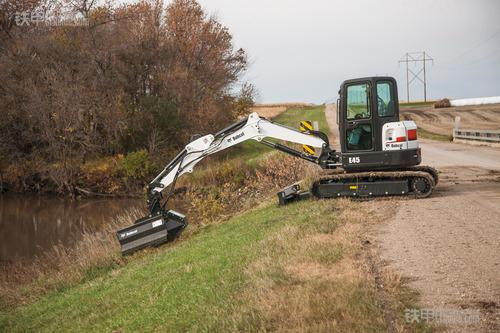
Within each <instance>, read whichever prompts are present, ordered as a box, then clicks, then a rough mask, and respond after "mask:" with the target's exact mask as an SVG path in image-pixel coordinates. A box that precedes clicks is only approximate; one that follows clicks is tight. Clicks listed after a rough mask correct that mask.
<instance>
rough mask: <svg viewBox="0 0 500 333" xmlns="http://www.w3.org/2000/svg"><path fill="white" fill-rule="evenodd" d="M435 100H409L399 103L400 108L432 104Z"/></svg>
mask: <svg viewBox="0 0 500 333" xmlns="http://www.w3.org/2000/svg"><path fill="white" fill-rule="evenodd" d="M435 102H436V101H430V102H410V103H404V102H403V103H401V102H400V103H399V107H400V108H412V107H415V106H433V105H434V103H435Z"/></svg>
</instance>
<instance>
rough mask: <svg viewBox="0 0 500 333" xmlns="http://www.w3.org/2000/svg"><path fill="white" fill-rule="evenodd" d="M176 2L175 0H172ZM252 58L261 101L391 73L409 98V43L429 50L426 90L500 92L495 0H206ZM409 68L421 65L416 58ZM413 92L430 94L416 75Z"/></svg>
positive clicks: (327, 91) (313, 98) (328, 92)
mask: <svg viewBox="0 0 500 333" xmlns="http://www.w3.org/2000/svg"><path fill="white" fill-rule="evenodd" d="M167 2H168V1H167ZM199 2H200V4H201V5H202V6H203V7H204V9H205V10H206V11H207V12H208V13H210V14H216V15H217V17H218V18H219V21H221V22H222V23H223V24H224V25H226V26H227V27H228V28H229V29H230V31H231V32H232V34H233V36H234V41H235V44H236V46H237V47H242V48H243V49H245V50H246V51H247V52H248V55H249V57H250V59H251V62H252V64H251V67H250V71H249V73H248V75H247V78H248V80H249V81H251V82H252V83H254V84H255V85H256V86H257V88H258V91H259V95H260V97H259V101H260V102H288V101H304V102H315V103H322V102H324V101H327V100H333V99H336V96H337V91H338V88H339V85H340V83H341V82H342V81H343V80H345V79H349V78H355V77H362V76H372V75H390V76H394V77H395V78H396V79H397V80H398V83H399V98H400V99H406V76H405V75H406V69H405V66H404V64H401V65H400V66H399V67H398V60H399V59H400V58H402V57H403V55H404V54H405V53H406V52H410V51H426V52H427V53H428V54H429V55H430V56H431V57H432V58H434V59H435V61H434V65H431V64H430V63H428V68H427V80H428V89H427V91H428V98H443V97H450V98H459V97H483V96H493V95H497V96H498V95H500V1H497V0H489V1H488V0H479V1H478V0H475V1H473V0H470V1H465V0H413V1H407V0H380V1H374V0H349V1H348V0H343V1H340V0H335V1H334V0H309V1H299V0H251V1H249V0H199ZM410 69H412V70H414V71H418V68H417V67H414V66H413V65H412V66H411V67H410ZM410 89H411V90H410V98H411V99H412V100H422V99H423V93H422V91H423V88H422V85H421V84H420V83H418V82H414V83H413V84H412V85H411V88H410Z"/></svg>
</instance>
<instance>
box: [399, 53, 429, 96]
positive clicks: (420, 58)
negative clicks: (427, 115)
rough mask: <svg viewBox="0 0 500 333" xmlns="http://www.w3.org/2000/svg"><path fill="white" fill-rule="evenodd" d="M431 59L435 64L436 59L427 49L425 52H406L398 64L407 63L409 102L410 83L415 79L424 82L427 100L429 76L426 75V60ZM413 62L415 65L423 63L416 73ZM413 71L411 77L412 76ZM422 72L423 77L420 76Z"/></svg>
mask: <svg viewBox="0 0 500 333" xmlns="http://www.w3.org/2000/svg"><path fill="white" fill-rule="evenodd" d="M427 61H431V62H432V64H434V59H432V58H431V57H430V56H429V55H428V54H427V53H426V52H425V51H423V52H406V54H405V55H404V56H403V58H401V60H399V61H398V64H400V63H402V62H404V63H405V64H406V99H407V101H408V103H409V102H410V84H411V83H412V82H413V81H414V80H415V79H417V80H419V81H420V82H422V83H423V84H424V101H425V102H427V76H426V68H425V67H426V66H425V65H426V62H427ZM410 63H413V64H414V65H415V66H417V65H419V64H420V63H421V67H420V70H419V71H418V72H417V73H416V74H415V72H413V71H412V70H411V69H410V67H409V64H410ZM410 73H411V78H410ZM420 74H423V79H422V78H420Z"/></svg>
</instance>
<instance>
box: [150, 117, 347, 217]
mask: <svg viewBox="0 0 500 333" xmlns="http://www.w3.org/2000/svg"><path fill="white" fill-rule="evenodd" d="M311 134H312V135H311ZM266 138H274V139H279V140H283V141H288V142H293V143H298V144H304V145H308V146H312V147H316V148H319V149H320V150H321V152H320V154H319V156H314V155H309V154H306V153H303V152H300V151H298V150H295V149H293V148H290V147H288V146H285V145H282V144H280V143H276V142H271V141H268V140H266ZM247 140H256V141H258V142H260V143H262V144H265V145H267V146H269V147H272V148H274V149H277V150H280V151H283V152H285V153H288V154H291V155H293V156H296V157H299V158H303V159H305V160H308V161H310V162H312V163H316V164H318V165H320V166H321V167H323V168H334V167H336V166H338V165H339V164H338V163H337V162H336V161H335V158H334V155H335V154H333V153H334V152H333V151H332V150H331V149H330V146H329V142H328V137H327V136H326V135H325V134H323V133H322V132H317V131H311V132H310V133H308V134H307V133H302V132H299V131H297V130H295V129H292V128H289V127H286V126H283V125H280V124H276V123H273V122H272V121H269V120H267V119H264V118H261V117H260V116H259V115H258V114H257V113H255V112H254V113H252V114H250V115H249V116H248V117H247V118H246V119H243V120H241V121H239V122H237V123H235V124H233V125H231V126H229V127H227V128H225V129H223V130H221V131H219V132H218V133H216V134H208V135H205V136H202V137H200V138H198V139H196V140H194V141H192V142H190V143H189V144H188V145H186V147H185V148H184V149H183V150H182V151H181V152H180V153H179V154H178V155H177V156H176V157H175V158H174V159H173V160H172V161H171V162H170V163H169V164H167V166H166V167H165V168H164V169H163V171H162V172H160V174H159V175H158V176H157V177H156V178H155V179H154V180H153V181H152V182H151V183H150V184H149V185H148V208H149V210H150V214H151V215H154V214H157V213H158V212H160V211H162V210H163V209H164V208H163V207H164V206H165V205H166V201H165V203H164V204H163V205H162V204H161V199H162V195H161V193H162V191H163V190H164V189H166V188H169V194H168V195H167V197H166V200H167V201H168V198H169V197H170V196H171V194H172V193H173V189H174V187H175V182H176V180H177V178H179V177H180V176H182V175H183V174H184V173H186V172H189V173H191V172H193V168H194V167H195V165H196V164H197V163H199V162H200V161H201V160H202V159H203V158H205V157H207V156H209V155H212V154H215V153H217V152H219V151H222V150H225V149H227V148H230V147H232V146H235V145H237V144H240V143H242V142H244V141H247ZM332 157H333V158H332Z"/></svg>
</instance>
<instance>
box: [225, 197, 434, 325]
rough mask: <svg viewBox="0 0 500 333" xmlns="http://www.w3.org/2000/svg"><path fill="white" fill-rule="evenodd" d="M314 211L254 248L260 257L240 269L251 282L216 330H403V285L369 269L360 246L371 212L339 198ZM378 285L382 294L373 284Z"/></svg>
mask: <svg viewBox="0 0 500 333" xmlns="http://www.w3.org/2000/svg"><path fill="white" fill-rule="evenodd" d="M314 206H315V207H316V208H315V209H316V210H317V211H316V212H314V211H307V212H305V215H306V216H308V217H309V219H307V221H304V224H295V225H291V226H287V227H285V228H283V229H281V230H280V232H279V233H276V234H273V235H271V236H270V237H268V238H267V239H265V240H263V241H261V242H260V243H259V244H256V246H255V249H256V251H259V252H260V253H261V255H260V258H261V259H259V260H257V261H256V262H254V263H253V264H252V265H250V266H249V267H248V268H247V269H246V272H245V274H246V275H247V277H248V281H251V282H250V283H249V284H248V285H247V286H246V288H245V290H244V291H243V292H242V294H241V296H240V300H241V302H240V304H239V305H238V306H237V307H235V308H234V310H233V312H232V313H231V314H230V315H229V316H227V317H225V319H224V320H221V323H220V329H222V330H228V331H248V332H254V331H261V332H267V331H275V332H332V331H336V332H367V331H371V332H382V331H387V330H394V331H397V332H403V331H405V330H407V329H408V327H407V326H405V324H404V321H403V320H404V318H403V316H402V314H403V313H404V312H403V310H402V308H401V307H402V304H403V301H402V300H405V301H409V300H411V298H410V297H409V296H408V292H407V290H406V289H405V287H404V283H403V282H402V281H401V279H400V277H399V275H396V274H393V273H392V272H389V271H387V272H386V271H383V272H382V273H379V272H374V271H373V269H372V265H371V262H370V260H369V258H368V256H367V255H366V253H365V251H366V249H365V247H364V246H363V245H362V242H361V240H362V239H363V236H364V234H365V232H366V228H367V226H368V224H369V222H368V221H367V220H366V217H367V216H372V217H373V216H375V214H374V211H372V209H373V208H374V207H371V206H370V205H365V204H363V203H358V202H353V201H350V200H347V199H340V200H336V201H333V200H331V201H326V200H324V201H323V200H322V201H318V202H316V204H315V205H314ZM315 215H316V219H315ZM325 216H329V218H325ZM379 217H382V216H381V215H380V216H378V217H376V219H377V218H379ZM297 218H300V217H297ZM370 223H371V222H370ZM376 274H377V276H375V275H376ZM380 281H382V284H383V285H384V286H385V287H384V288H385V289H384V290H385V292H384V293H383V295H381V293H380V291H379V290H378V289H379V288H378V286H377V283H380ZM386 294H387V295H388V296H387V297H386V296H385V295H386ZM413 296H414V295H413ZM405 304H406V303H405ZM386 312H388V313H390V317H391V319H390V320H388V318H387V314H386ZM412 329H413V328H412ZM425 329H428V328H424V329H422V330H425ZM416 331H420V328H417V329H416Z"/></svg>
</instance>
